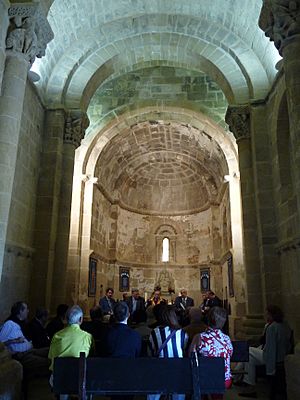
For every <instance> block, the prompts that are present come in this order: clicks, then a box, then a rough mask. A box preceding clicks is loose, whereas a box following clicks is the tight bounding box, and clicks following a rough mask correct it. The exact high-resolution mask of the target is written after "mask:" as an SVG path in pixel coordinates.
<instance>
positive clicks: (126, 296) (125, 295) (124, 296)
mask: <svg viewBox="0 0 300 400" xmlns="http://www.w3.org/2000/svg"><path fill="white" fill-rule="evenodd" d="M122 297H123V301H126V300H127V299H128V293H123V295H122Z"/></svg>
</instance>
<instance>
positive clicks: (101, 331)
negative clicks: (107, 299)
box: [81, 306, 110, 357]
mask: <svg viewBox="0 0 300 400" xmlns="http://www.w3.org/2000/svg"><path fill="white" fill-rule="evenodd" d="M90 317H91V321H84V322H83V323H82V324H81V329H82V330H83V331H85V332H88V333H90V334H91V335H92V336H93V338H94V341H95V351H96V356H98V357H105V356H107V343H106V340H107V335H108V333H109V330H110V325H109V324H106V323H104V322H103V320H102V318H103V313H102V310H101V308H100V307H99V306H96V307H93V308H91V309H90Z"/></svg>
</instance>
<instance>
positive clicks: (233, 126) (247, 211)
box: [225, 106, 263, 315]
mask: <svg viewBox="0 0 300 400" xmlns="http://www.w3.org/2000/svg"><path fill="white" fill-rule="evenodd" d="M225 120H226V122H227V123H228V125H229V128H230V130H231V131H232V132H233V134H234V135H235V138H236V140H237V144H238V149H239V167H240V176H241V197H242V219H243V239H244V240H243V241H244V261H245V278H246V296H245V297H246V303H247V314H250V315H261V314H262V312H263V302H262V288H261V279H260V272H261V271H260V262H259V256H258V240H257V222H256V203H255V194H254V193H255V191H254V175H253V161H252V157H253V155H252V148H251V125H250V109H249V107H248V106H237V107H233V106H231V107H228V110H227V113H226V117H225Z"/></svg>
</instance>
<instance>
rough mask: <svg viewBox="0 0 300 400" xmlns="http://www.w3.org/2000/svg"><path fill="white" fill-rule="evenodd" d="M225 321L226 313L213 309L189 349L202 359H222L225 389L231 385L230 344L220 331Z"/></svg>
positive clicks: (216, 397) (219, 396)
mask: <svg viewBox="0 0 300 400" xmlns="http://www.w3.org/2000/svg"><path fill="white" fill-rule="evenodd" d="M226 319H227V312H226V310H224V309H223V308H221V307H213V308H211V309H210V310H209V312H208V315H207V322H208V328H207V329H206V331H205V332H202V333H200V334H198V335H196V336H195V337H194V339H193V341H192V344H191V347H190V353H191V352H194V351H197V352H198V353H199V354H200V355H201V356H203V357H222V358H224V363H225V388H226V389H229V388H230V387H231V385H232V379H231V373H230V357H231V355H232V351H233V349H232V343H231V340H230V338H229V336H227V335H225V334H224V333H223V332H222V331H221V329H222V328H223V326H224V324H225V322H226ZM212 398H213V399H222V398H223V395H217V394H216V395H213V396H212Z"/></svg>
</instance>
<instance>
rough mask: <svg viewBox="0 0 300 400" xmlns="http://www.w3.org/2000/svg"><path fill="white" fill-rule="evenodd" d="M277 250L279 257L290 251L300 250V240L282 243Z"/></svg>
mask: <svg viewBox="0 0 300 400" xmlns="http://www.w3.org/2000/svg"><path fill="white" fill-rule="evenodd" d="M276 249H277V254H278V255H281V254H283V253H286V252H289V251H294V250H299V249H300V238H295V239H291V240H285V241H282V242H280V243H279V244H278V245H277V246H276Z"/></svg>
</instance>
